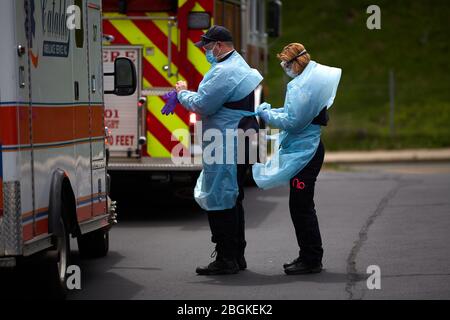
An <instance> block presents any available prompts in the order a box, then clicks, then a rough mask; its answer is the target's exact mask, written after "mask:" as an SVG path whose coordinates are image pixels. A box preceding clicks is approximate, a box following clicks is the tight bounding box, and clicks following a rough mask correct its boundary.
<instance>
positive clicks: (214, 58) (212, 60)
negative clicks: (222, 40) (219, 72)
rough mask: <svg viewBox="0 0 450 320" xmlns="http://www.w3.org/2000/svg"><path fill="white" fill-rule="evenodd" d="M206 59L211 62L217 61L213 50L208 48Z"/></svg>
mask: <svg viewBox="0 0 450 320" xmlns="http://www.w3.org/2000/svg"><path fill="white" fill-rule="evenodd" d="M206 60H207V61H208V62H209V63H211V64H213V63H216V57H214V55H213V53H212V50H206Z"/></svg>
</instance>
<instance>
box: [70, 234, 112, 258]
mask: <svg viewBox="0 0 450 320" xmlns="http://www.w3.org/2000/svg"><path fill="white" fill-rule="evenodd" d="M77 242H78V250H79V251H80V256H81V257H83V258H100V257H104V256H106V255H107V254H108V251H109V231H108V230H106V229H99V230H95V231H92V232H89V233H86V234H83V235H81V236H79V237H78V238H77Z"/></svg>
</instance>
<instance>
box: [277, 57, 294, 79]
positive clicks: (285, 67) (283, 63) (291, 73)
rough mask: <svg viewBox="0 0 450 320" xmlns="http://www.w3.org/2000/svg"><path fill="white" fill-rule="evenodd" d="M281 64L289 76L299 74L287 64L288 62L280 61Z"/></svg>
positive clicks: (292, 76)
mask: <svg viewBox="0 0 450 320" xmlns="http://www.w3.org/2000/svg"><path fill="white" fill-rule="evenodd" d="M280 66H281V67H282V68H283V70H284V72H285V73H286V74H287V76H288V77H290V78H295V77H296V76H297V74H296V73H295V72H294V71H292V69H291V68H289V67H287V66H286V63H285V62H284V61H282V62H281V63H280Z"/></svg>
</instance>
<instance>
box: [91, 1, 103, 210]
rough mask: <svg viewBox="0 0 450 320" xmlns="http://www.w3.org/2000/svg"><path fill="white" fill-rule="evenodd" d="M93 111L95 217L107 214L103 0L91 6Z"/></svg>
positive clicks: (93, 2) (92, 162)
mask: <svg viewBox="0 0 450 320" xmlns="http://www.w3.org/2000/svg"><path fill="white" fill-rule="evenodd" d="M86 10H87V19H86V20H87V25H86V29H87V44H88V57H89V58H88V59H89V61H88V62H89V63H88V73H89V108H90V114H91V118H90V127H91V150H92V153H91V172H92V175H91V176H92V182H91V186H92V192H91V193H92V208H93V215H94V216H96V215H101V214H105V213H106V161H105V124H104V104H103V86H102V83H103V63H102V17H101V0H91V1H89V3H88V4H87V9H86Z"/></svg>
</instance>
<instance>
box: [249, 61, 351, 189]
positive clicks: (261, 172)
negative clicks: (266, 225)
mask: <svg viewBox="0 0 450 320" xmlns="http://www.w3.org/2000/svg"><path fill="white" fill-rule="evenodd" d="M341 72H342V71H341V69H339V68H333V67H328V66H324V65H321V64H319V63H316V62H315V61H310V62H309V63H308V65H307V66H306V68H305V69H304V70H303V72H302V73H301V74H300V75H298V76H297V77H295V78H294V79H293V80H291V81H290V82H289V83H288V85H287V92H286V98H285V102H284V107H283V108H278V109H271V107H270V105H269V106H268V108H269V109H268V110H267V118H268V119H267V123H268V124H269V125H270V126H271V127H275V128H279V129H280V130H281V131H280V134H279V137H278V138H279V143H280V148H279V149H278V150H277V151H276V152H275V154H273V155H272V157H271V159H270V160H269V161H268V162H266V163H265V164H261V163H256V164H254V165H253V168H252V170H253V178H254V180H255V182H256V184H257V185H258V186H259V187H260V188H263V189H269V188H273V187H276V186H280V185H283V184H285V183H287V182H288V181H289V180H290V179H291V178H292V177H294V176H295V175H296V174H297V173H299V172H300V171H301V170H302V169H303V168H304V167H305V166H306V164H307V163H308V162H309V161H311V159H312V158H313V156H314V154H315V153H316V150H317V147H318V146H319V142H320V130H321V129H320V125H315V124H312V123H311V122H312V121H313V119H314V118H315V117H316V116H317V115H318V114H319V113H320V111H321V110H322V109H323V108H324V107H327V108H330V107H331V105H332V104H333V101H334V98H335V96H336V91H337V87H338V84H339V80H340V78H341ZM263 112H264V111H263Z"/></svg>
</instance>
